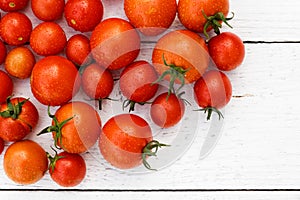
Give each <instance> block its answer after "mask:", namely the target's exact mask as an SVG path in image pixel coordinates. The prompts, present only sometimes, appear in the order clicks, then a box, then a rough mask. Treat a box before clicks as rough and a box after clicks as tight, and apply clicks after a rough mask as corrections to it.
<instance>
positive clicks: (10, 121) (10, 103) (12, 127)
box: [0, 97, 39, 141]
mask: <svg viewBox="0 0 300 200" xmlns="http://www.w3.org/2000/svg"><path fill="white" fill-rule="evenodd" d="M38 120H39V113H38V111H37V109H36V107H35V105H34V104H33V103H32V102H30V101H29V100H28V99H25V98H23V97H16V98H12V99H10V98H8V99H7V103H5V104H1V107H0V137H1V138H2V139H3V140H5V141H18V140H21V139H23V138H24V137H25V136H27V135H28V134H29V133H30V132H32V130H33V129H34V128H35V127H36V125H37V123H38Z"/></svg>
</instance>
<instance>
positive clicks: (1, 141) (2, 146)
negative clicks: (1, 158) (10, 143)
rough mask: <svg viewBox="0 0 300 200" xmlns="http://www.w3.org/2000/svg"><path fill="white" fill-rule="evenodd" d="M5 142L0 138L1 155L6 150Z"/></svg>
mask: <svg viewBox="0 0 300 200" xmlns="http://www.w3.org/2000/svg"><path fill="white" fill-rule="evenodd" d="M4 145H5V144H4V140H3V139H2V138H1V137H0V155H1V154H2V152H3V150H4Z"/></svg>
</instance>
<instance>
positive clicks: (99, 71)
mask: <svg viewBox="0 0 300 200" xmlns="http://www.w3.org/2000/svg"><path fill="white" fill-rule="evenodd" d="M81 80H82V88H83V90H84V92H85V93H86V94H87V95H88V96H89V97H90V98H92V99H95V100H98V101H99V109H100V110H101V109H102V100H103V99H106V98H108V96H109V95H110V93H111V92H112V90H113V87H114V79H113V76H112V74H111V72H110V71H109V70H108V69H104V68H103V67H100V66H99V65H98V64H96V63H93V64H91V65H89V66H88V67H86V68H85V69H84V71H83V73H82V77H81Z"/></svg>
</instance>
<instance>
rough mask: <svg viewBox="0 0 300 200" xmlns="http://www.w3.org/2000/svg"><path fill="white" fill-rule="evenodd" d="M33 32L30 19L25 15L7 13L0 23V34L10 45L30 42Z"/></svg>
mask: <svg viewBox="0 0 300 200" xmlns="http://www.w3.org/2000/svg"><path fill="white" fill-rule="evenodd" d="M31 31H32V23H31V21H30V19H29V18H28V17H27V16H26V15H25V14H23V13H20V12H10V13H7V14H6V15H5V16H4V17H3V18H2V19H1V22H0V34H1V37H2V39H3V40H4V41H5V42H6V43H7V44H9V45H15V46H17V45H22V44H25V43H26V42H28V41H29V38H30V34H31Z"/></svg>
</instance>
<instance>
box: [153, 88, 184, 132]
mask: <svg viewBox="0 0 300 200" xmlns="http://www.w3.org/2000/svg"><path fill="white" fill-rule="evenodd" d="M184 111H185V106H184V103H183V101H182V100H181V99H180V97H177V96H176V95H175V94H173V93H171V94H168V92H165V93H162V94H160V95H159V96H157V97H156V98H155V100H154V101H153V103H152V104H151V109H150V116H151V119H152V121H153V122H154V123H155V124H156V125H158V126H160V127H163V128H169V127H171V126H174V125H176V124H177V123H178V122H179V121H180V120H181V119H182V116H183V114H184Z"/></svg>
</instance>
